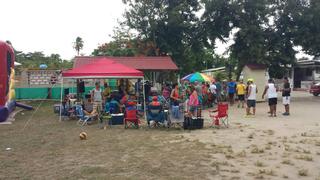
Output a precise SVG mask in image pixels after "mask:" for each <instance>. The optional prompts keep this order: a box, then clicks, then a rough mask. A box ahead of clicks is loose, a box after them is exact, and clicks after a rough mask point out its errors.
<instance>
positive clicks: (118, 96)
mask: <svg viewBox="0 0 320 180" xmlns="http://www.w3.org/2000/svg"><path fill="white" fill-rule="evenodd" d="M136 100H137V98H136V96H135V95H134V94H129V93H128V92H127V91H126V90H123V89H122V88H121V86H119V88H118V91H117V92H112V91H111V88H110V87H109V86H108V83H106V82H105V83H104V89H103V90H102V88H101V87H100V83H99V82H96V83H95V88H93V89H92V90H91V102H92V104H93V111H92V112H91V114H95V113H99V111H105V110H106V108H109V107H108V106H106V105H107V104H114V105H116V107H115V109H116V112H115V113H121V112H123V111H124V109H125V107H126V105H128V104H129V105H130V106H133V105H135V104H136ZM129 102H130V103H129Z"/></svg>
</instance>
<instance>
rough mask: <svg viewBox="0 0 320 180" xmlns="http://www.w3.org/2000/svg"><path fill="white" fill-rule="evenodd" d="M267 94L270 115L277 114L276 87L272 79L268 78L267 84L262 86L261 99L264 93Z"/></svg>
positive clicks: (274, 115)
mask: <svg viewBox="0 0 320 180" xmlns="http://www.w3.org/2000/svg"><path fill="white" fill-rule="evenodd" d="M266 94H267V95H268V103H269V107H270V117H276V116H277V101H278V94H277V88H276V86H275V84H274V81H273V79H269V80H268V84H267V85H266V87H265V88H264V91H263V94H262V99H264V95H266Z"/></svg>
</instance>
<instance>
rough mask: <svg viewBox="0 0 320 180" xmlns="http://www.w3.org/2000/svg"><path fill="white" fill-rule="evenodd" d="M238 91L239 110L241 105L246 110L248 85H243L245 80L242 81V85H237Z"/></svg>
mask: <svg viewBox="0 0 320 180" xmlns="http://www.w3.org/2000/svg"><path fill="white" fill-rule="evenodd" d="M236 91H237V96H238V100H239V103H238V108H240V104H241V105H242V106H241V107H242V108H244V99H245V98H244V95H245V93H246V85H245V84H243V80H240V83H239V84H237V88H236Z"/></svg>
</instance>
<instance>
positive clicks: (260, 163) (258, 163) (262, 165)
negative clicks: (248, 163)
mask: <svg viewBox="0 0 320 180" xmlns="http://www.w3.org/2000/svg"><path fill="white" fill-rule="evenodd" d="M254 165H255V166H257V167H265V166H266V165H265V164H264V163H263V162H261V161H257V162H255V163H254Z"/></svg>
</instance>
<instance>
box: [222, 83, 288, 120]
mask: <svg viewBox="0 0 320 180" xmlns="http://www.w3.org/2000/svg"><path fill="white" fill-rule="evenodd" d="M283 81H284V82H283V88H281V90H282V103H283V105H284V107H285V112H284V113H283V115H284V116H288V115H290V111H289V105H290V94H291V88H290V83H289V79H288V78H287V77H285V78H284V80H283ZM278 90H279V88H277V87H276V85H275V82H274V80H273V79H269V80H268V84H267V85H266V86H265V87H264V91H263V93H262V99H264V98H265V96H267V98H268V105H269V107H270V110H269V112H268V113H270V117H276V116H277V102H278V93H277V91H278ZM257 93H258V87H257V85H256V84H255V83H254V80H253V79H248V80H247V85H245V84H244V82H243V80H241V81H240V82H239V83H238V84H236V83H235V82H234V81H230V82H229V83H228V97H229V102H230V104H231V105H233V103H234V100H235V95H236V96H237V99H238V108H239V107H240V106H241V107H242V108H244V107H245V102H246V105H247V107H246V117H251V116H254V115H255V113H256V100H257Z"/></svg>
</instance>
